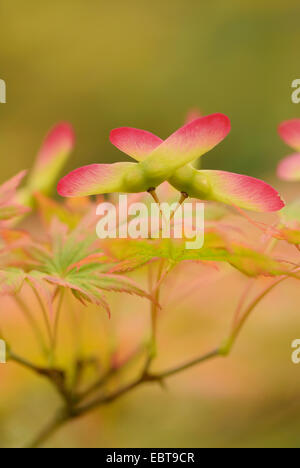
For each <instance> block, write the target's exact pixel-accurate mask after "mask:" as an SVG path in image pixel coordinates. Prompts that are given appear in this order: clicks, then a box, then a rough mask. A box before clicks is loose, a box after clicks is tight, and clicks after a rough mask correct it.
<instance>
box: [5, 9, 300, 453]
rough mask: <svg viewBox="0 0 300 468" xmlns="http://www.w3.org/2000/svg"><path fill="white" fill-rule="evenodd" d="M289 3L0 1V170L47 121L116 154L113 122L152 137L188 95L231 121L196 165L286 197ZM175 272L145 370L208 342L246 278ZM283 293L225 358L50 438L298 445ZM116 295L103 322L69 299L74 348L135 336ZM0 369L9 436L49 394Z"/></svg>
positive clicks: (105, 153)
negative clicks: (282, 178)
mask: <svg viewBox="0 0 300 468" xmlns="http://www.w3.org/2000/svg"><path fill="white" fill-rule="evenodd" d="M299 14H300V5H299V1H298V0H295V1H292V0H285V1H282V0H273V1H268V0H251V1H250V0H244V1H242V2H241V1H240V0H227V1H226V2H224V1H223V0H211V1H209V2H208V1H205V0H172V1H167V0H165V1H164V0H160V1H158V0H152V1H151V2H148V1H145V0H115V1H114V2H107V1H102V0H98V1H92V0H85V1H83V0H53V1H52V2H41V1H37V0H27V1H26V2H24V1H21V0H2V1H1V3H0V15H1V20H2V21H1V33H2V34H1V37H2V39H1V47H0V49H1V50H0V57H1V68H0V78H2V79H5V81H6V83H7V104H6V105H1V106H0V125H1V138H0V154H1V161H0V174H1V180H5V179H6V178H7V177H9V176H12V175H13V174H15V173H16V172H17V171H18V170H20V169H23V168H26V167H29V166H30V165H31V164H32V161H33V158H34V156H35V154H36V152H37V150H38V147H39V145H40V142H41V140H42V138H43V137H44V135H45V133H46V132H47V130H48V129H49V128H50V127H51V126H52V125H53V124H54V123H56V122H57V121H60V120H68V121H70V122H71V123H72V124H73V125H74V127H75V129H76V134H77V145H76V150H75V152H74V155H73V158H72V160H71V161H70V162H69V167H68V169H73V168H75V167H77V166H78V165H80V164H88V163H92V162H113V161H118V160H120V158H121V159H122V160H124V161H125V160H126V156H125V155H121V154H120V153H119V152H118V151H117V150H116V149H115V148H113V147H112V146H111V145H110V143H109V140H108V135H109V131H110V130H111V129H112V128H115V127H118V126H124V125H125V126H135V127H139V128H144V129H148V130H150V131H152V132H154V133H157V134H158V135H159V136H161V137H162V138H164V137H167V136H168V135H169V134H170V133H171V132H173V131H174V130H175V129H176V128H178V127H179V126H180V125H181V124H182V122H183V119H184V115H185V114H186V112H187V111H188V110H189V109H190V108H193V107H198V108H199V109H201V110H202V112H203V113H212V112H224V113H226V114H227V115H228V116H230V118H231V120H232V127H233V128H232V132H231V134H230V136H229V138H227V140H226V141H225V142H224V143H223V144H222V145H220V146H219V147H218V148H216V149H215V150H214V151H213V152H212V153H211V154H209V156H206V157H205V158H203V166H204V167H206V168H213V169H214V168H219V169H225V170H232V171H236V172H242V173H245V174H249V175H254V176H260V177H264V178H265V179H267V180H269V181H271V182H272V183H273V184H274V185H275V186H277V187H278V188H280V189H281V191H282V192H283V194H284V195H285V196H286V198H288V199H289V198H292V197H293V196H294V194H296V192H297V187H295V186H294V185H293V186H288V185H287V184H282V183H280V182H279V181H278V180H277V179H276V176H275V168H276V164H277V162H278V161H279V159H281V158H282V157H283V156H285V155H286V154H288V153H289V149H288V148H287V147H286V146H285V145H284V144H283V143H282V142H281V141H280V139H279V137H278V135H277V126H278V124H279V123H280V121H282V120H285V119H289V118H294V117H299V112H300V105H299V106H297V105H295V104H292V102H291V91H292V90H291V83H292V81H293V80H294V79H296V78H300V76H299V66H298V63H299V40H300V32H299V17H300V16H299ZM186 275H187V273H185V279H188V284H190V285H193V284H194V280H195V279H197V278H198V276H199V283H196V287H194V288H193V287H191V288H190V289H187V290H185V292H184V291H181V289H180V288H179V287H177V289H178V292H177V294H178V295H179V297H177V296H176V295H174V297H173V292H172V297H168V296H167V297H165V301H166V307H165V309H164V312H163V315H162V317H161V325H160V350H161V355H162V357H161V358H160V360H159V361H158V362H157V367H158V368H162V367H164V366H167V365H169V364H172V363H173V364H174V363H177V362H181V361H183V360H185V359H187V358H188V357H193V356H195V355H198V354H199V353H201V352H205V351H206V350H207V349H209V348H211V347H214V346H215V345H216V344H218V343H219V342H220V340H221V339H222V338H223V337H224V334H226V331H227V329H228V327H229V323H230V317H231V315H232V312H233V310H234V307H235V306H236V304H237V302H238V299H239V296H240V294H241V291H242V290H243V287H244V286H245V285H246V282H247V279H245V278H243V277H242V276H241V275H239V274H238V273H233V272H232V270H231V269H224V271H223V270H222V272H221V273H219V274H216V273H215V272H210V273H206V272H205V273H203V274H202V275H201V274H200V273H199V271H198V270H197V271H196V270H194V271H189V272H188V275H190V276H188V275H187V276H186ZM200 276H201V278H200ZM170 281H171V282H172V281H173V280H172V279H171V280H170ZM174 281H175V279H174ZM176 281H177V279H176ZM263 281H264V280H262V283H261V284H259V285H258V287H261V286H263ZM175 286H176V285H175ZM175 286H174V284H173V283H172V284H171V288H172V289H171V290H172V291H175V289H174V288H175ZM298 292H299V286H298V284H297V283H295V282H293V281H290V282H288V283H286V284H283V285H282V286H280V288H278V290H276V291H274V292H273V293H272V296H270V298H267V299H266V300H265V301H264V302H263V304H262V305H261V306H260V307H259V309H257V311H256V314H255V317H254V316H253V318H252V320H251V321H250V322H249V324H248V327H247V329H246V330H245V331H244V332H243V335H242V336H241V338H240V340H239V342H238V344H237V346H236V348H235V349H234V352H233V354H232V356H231V357H229V358H228V359H227V360H220V361H215V362H210V363H207V364H205V365H203V366H201V367H199V368H198V369H194V370H190V371H189V372H186V373H185V374H182V375H180V376H178V377H176V378H173V379H171V380H170V381H169V385H168V390H167V391H165V392H163V391H162V390H161V388H159V387H157V388H156V387H155V386H154V387H147V388H146V387H145V388H143V389H140V390H136V391H135V392H134V393H133V394H132V395H130V396H127V397H125V398H123V399H122V400H120V401H119V402H118V403H115V404H114V405H113V406H110V407H107V408H104V409H102V410H99V411H97V412H95V413H93V415H90V416H89V417H86V418H84V419H83V420H81V421H78V422H76V423H74V424H72V425H71V426H69V427H67V428H65V429H64V430H62V431H60V432H59V433H58V434H57V435H56V436H55V437H54V438H53V439H52V440H51V441H50V442H49V446H57V447H64V446H70V447H93V446H96V447H205V446H208V447H218V446H221V447H251V446H259V447H265V446H271V447H272V446H273V447H276V446H286V447H289V446H299V431H300V401H299V391H300V367H297V366H295V365H293V364H292V363H291V359H290V355H291V348H290V346H291V342H292V340H294V339H295V338H299V335H300V314H299V310H300V309H299V306H300V300H299V294H298ZM29 300H30V299H29ZM114 300H115V301H117V299H114ZM119 304H120V305H121V307H119V311H118V312H116V314H115V315H114V317H113V319H112V321H111V322H110V323H109V324H108V323H107V319H106V318H104V317H99V311H96V310H94V309H93V308H89V309H88V310H85V311H80V314H81V318H82V321H83V322H82V323H83V324H82V326H81V327H82V329H83V331H82V333H83V335H84V336H83V337H82V343H83V344H82V346H83V347H84V350H85V352H86V353H88V351H89V349H94V348H95V349H97V346H100V344H101V346H102V347H105V344H106V341H107V340H108V338H107V336H108V335H109V336H111V334H112V335H113V336H115V339H116V340H117V339H119V340H120V341H121V343H122V346H124V349H127V350H128V349H130V348H132V347H134V343H135V342H136V341H137V340H138V339H139V337H140V336H141V335H142V333H143V329H144V327H145V325H146V324H147V320H148V316H147V309H146V305H145V303H144V302H140V301H138V300H133V299H128V298H126V300H125V299H124V298H123V299H122V301H121V302H120V303H119ZM117 306H118V304H117V303H116V309H118V307H117ZM74 307H75V306H74ZM0 309H1V310H0V315H1V316H2V317H1V321H2V320H4V321H5V323H6V326H7V333H8V335H9V336H10V337H11V339H12V340H14V342H16V344H17V347H19V349H22V350H23V352H24V350H25V352H26V350H27V351H28V353H31V354H32V353H33V355H34V353H35V351H34V349H32V343H31V342H32V340H31V336H30V333H29V331H28V330H27V328H26V326H25V323H23V321H22V317H20V313H19V312H18V311H16V310H15V309H14V305H13V303H12V302H11V301H10V300H9V299H5V300H4V299H1V307H0ZM67 327H68V324H67V322H66V328H67ZM99 343H100V344H99ZM65 353H66V354H67V351H65ZM0 379H1V380H0V446H3V447H6V446H16V445H17V446H18V445H21V444H22V443H23V442H24V440H29V439H30V438H31V436H32V435H33V433H34V432H36V430H37V429H38V428H39V427H40V426H42V425H43V424H44V423H45V421H46V419H47V417H48V416H49V413H51V408H52V409H55V408H56V406H57V404H58V401H57V399H56V396H55V394H53V392H52V391H51V389H49V387H48V384H47V382H43V381H41V380H40V379H37V378H35V377H32V376H31V375H28V373H27V371H23V370H22V369H19V368H17V367H16V366H15V365H13V364H11V365H6V366H1V368H0Z"/></svg>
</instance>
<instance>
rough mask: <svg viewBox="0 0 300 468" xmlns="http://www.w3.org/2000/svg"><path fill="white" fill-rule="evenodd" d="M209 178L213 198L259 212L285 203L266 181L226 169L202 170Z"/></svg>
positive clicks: (276, 208)
mask: <svg viewBox="0 0 300 468" xmlns="http://www.w3.org/2000/svg"><path fill="white" fill-rule="evenodd" d="M200 172H201V173H202V174H203V175H204V176H205V177H206V178H207V180H208V184H209V185H210V188H211V191H212V198H213V199H214V200H216V201H221V202H223V203H228V204H231V205H237V206H239V207H241V208H245V209H248V210H253V211H257V212H272V211H279V210H281V209H282V208H283V207H284V206H285V204H284V202H283V201H282V200H281V198H280V195H279V193H278V192H277V191H276V190H275V189H274V188H273V187H271V186H270V185H269V184H267V183H266V182H264V181H262V180H259V179H255V178H254V177H249V176H245V175H241V174H233V173H231V172H225V171H200Z"/></svg>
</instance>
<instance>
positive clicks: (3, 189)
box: [0, 171, 27, 205]
mask: <svg viewBox="0 0 300 468" xmlns="http://www.w3.org/2000/svg"><path fill="white" fill-rule="evenodd" d="M26 174H27V171H22V172H19V174H17V175H15V176H14V177H12V178H11V179H9V180H8V181H7V182H4V184H2V185H1V186H0V205H2V204H4V203H6V202H7V201H8V200H10V199H11V198H13V197H14V196H15V194H16V190H17V188H18V187H19V185H20V184H21V182H22V180H23V179H24V177H25V176H26Z"/></svg>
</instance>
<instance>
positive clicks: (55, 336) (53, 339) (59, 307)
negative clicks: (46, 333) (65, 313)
mask: <svg viewBox="0 0 300 468" xmlns="http://www.w3.org/2000/svg"><path fill="white" fill-rule="evenodd" d="M64 293H65V290H64V288H62V289H61V290H60V296H59V301H58V305H57V310H56V314H55V321H54V329H53V337H52V356H53V359H54V356H55V351H56V345H57V335H58V327H59V319H60V313H61V308H62V304H63V300H64Z"/></svg>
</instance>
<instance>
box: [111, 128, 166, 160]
mask: <svg viewBox="0 0 300 468" xmlns="http://www.w3.org/2000/svg"><path fill="white" fill-rule="evenodd" d="M109 139H110V142H111V143H112V144H113V145H114V146H116V147H117V148H118V149H119V150H121V151H123V153H125V154H128V155H129V156H131V157H132V158H134V159H136V160H137V161H142V160H143V159H145V158H146V157H147V156H149V154H151V153H152V152H153V151H154V150H155V148H157V147H158V146H159V145H161V143H162V142H163V140H162V139H161V138H159V137H158V136H156V135H154V134H153V133H150V132H147V131H146V130H139V129H138V128H131V127H121V128H115V129H114V130H112V131H111V132H110V137H109Z"/></svg>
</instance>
